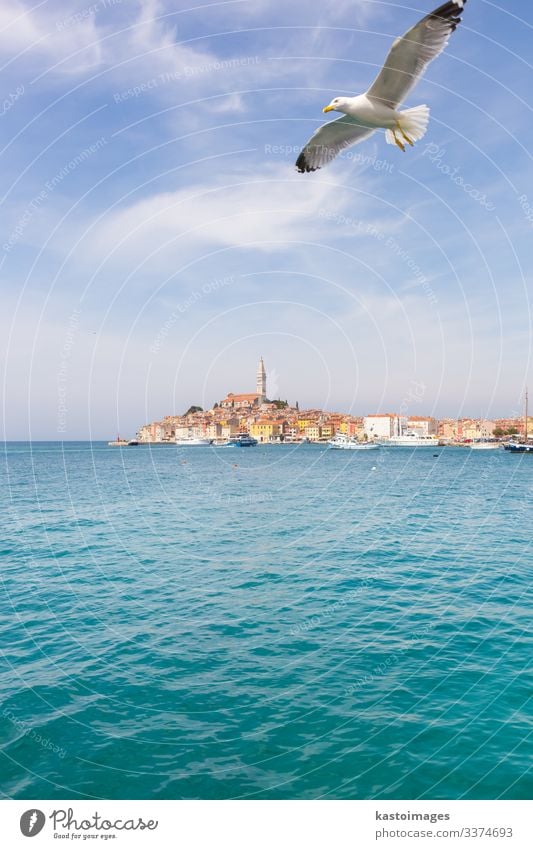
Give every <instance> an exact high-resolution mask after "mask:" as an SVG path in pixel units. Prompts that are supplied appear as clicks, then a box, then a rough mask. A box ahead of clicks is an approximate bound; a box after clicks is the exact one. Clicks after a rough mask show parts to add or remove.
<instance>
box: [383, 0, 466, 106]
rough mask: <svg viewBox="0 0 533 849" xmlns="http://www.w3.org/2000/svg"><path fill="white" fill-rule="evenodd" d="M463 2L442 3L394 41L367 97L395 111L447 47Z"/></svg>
mask: <svg viewBox="0 0 533 849" xmlns="http://www.w3.org/2000/svg"><path fill="white" fill-rule="evenodd" d="M466 2H467V0H453V2H449V3H444V4H443V5H442V6H439V8H438V9H435V11H434V12H431V13H430V14H429V15H426V17H425V18H422V20H421V21H419V22H418V23H417V24H416V26H414V27H412V29H410V30H409V31H408V32H406V33H405V35H404V36H402V37H401V38H397V39H396V41H395V42H394V44H393V45H392V47H391V49H390V52H389V55H388V56H387V59H386V60H385V64H384V66H383V68H382V69H381V71H380V72H379V74H378V75H377V77H376V79H375V80H374V82H373V83H372V85H371V87H370V88H369V89H368V91H367V95H368V96H369V97H372V98H374V99H375V100H378V101H379V102H380V103H383V104H385V105H386V106H390V107H391V109H395V108H396V107H397V106H398V105H399V104H400V103H401V102H402V101H403V100H404V99H405V97H406V96H407V94H408V92H409V91H410V90H411V89H412V88H413V86H414V85H416V83H417V82H418V80H419V79H420V77H421V76H422V75H423V73H424V72H425V70H426V68H427V66H428V65H429V63H430V62H431V61H432V60H433V59H435V58H436V57H437V56H439V55H440V54H441V53H442V51H443V50H444V48H445V47H446V45H447V44H448V40H449V38H450V35H451V34H452V32H454V31H455V29H456V28H457V24H459V23H460V22H461V12H462V11H463V9H464V5H465V3H466Z"/></svg>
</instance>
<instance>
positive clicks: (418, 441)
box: [382, 430, 439, 448]
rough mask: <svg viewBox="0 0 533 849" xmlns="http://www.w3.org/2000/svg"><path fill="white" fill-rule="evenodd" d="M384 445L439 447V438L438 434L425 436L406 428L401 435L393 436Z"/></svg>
mask: <svg viewBox="0 0 533 849" xmlns="http://www.w3.org/2000/svg"><path fill="white" fill-rule="evenodd" d="M382 445H391V446H396V447H398V448H438V447H439V440H438V439H437V437H436V436H423V435H421V434H419V433H415V432H414V431H412V430H406V431H405V433H403V434H402V435H401V436H391V438H390V439H387V440H386V442H382Z"/></svg>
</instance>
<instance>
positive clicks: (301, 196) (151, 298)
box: [0, 0, 533, 439]
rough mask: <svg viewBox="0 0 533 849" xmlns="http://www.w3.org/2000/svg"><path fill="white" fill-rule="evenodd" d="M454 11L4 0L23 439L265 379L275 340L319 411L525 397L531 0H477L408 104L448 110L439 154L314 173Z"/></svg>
mask: <svg viewBox="0 0 533 849" xmlns="http://www.w3.org/2000/svg"><path fill="white" fill-rule="evenodd" d="M432 8H433V4H432V3H429V2H425V0H424V2H423V0H416V2H405V3H403V2H395V0H391V2H378V0H364V1H363V0H338V2H336V3H334V4H325V3H324V2H323V0H293V2H291V3H280V2H274V0H232V2H224V3H210V4H207V3H206V4H203V3H192V0H182V2H180V3H175V2H174V3H170V2H168V3H166V2H163V0H144V2H132V1H131V0H122V2H118V0H114V2H113V0H94V2H93V3H92V4H91V3H86V2H78V3H71V2H69V3H68V4H67V3H54V2H46V0H45V2H40V3H35V4H33V5H31V4H30V3H24V2H22V1H21V0H10V2H9V3H7V2H5V0H4V2H3V3H2V5H1V6H0V31H1V32H2V38H1V40H0V54H1V55H0V61H1V65H2V75H1V79H2V105H1V106H0V113H1V115H0V118H1V122H2V123H1V127H2V133H1V148H2V153H1V157H2V160H1V161H2V169H1V172H0V173H1V181H2V205H1V207H0V215H1V217H2V242H1V245H0V262H1V266H0V274H1V280H2V304H3V309H2V315H1V338H2V362H3V386H4V391H3V398H4V416H3V424H4V434H5V438H8V439H27V438H33V439H57V438H60V439H61V438H64V439H74V438H87V437H89V436H91V437H93V438H107V437H109V436H113V435H114V434H115V432H116V431H117V430H120V432H121V433H123V434H125V435H131V434H133V433H134V432H135V431H136V429H137V428H138V426H140V425H141V424H143V423H144V422H146V421H151V420H153V419H156V418H161V417H163V416H164V415H165V414H168V413H179V412H183V411H184V410H185V409H186V408H187V407H188V406H189V405H190V404H191V403H197V404H201V405H203V406H204V407H207V406H211V405H212V404H213V402H214V401H216V400H218V399H220V397H222V396H223V395H225V394H226V393H227V392H228V391H233V392H239V391H252V390H253V388H254V382H255V368H256V363H257V360H258V358H259V356H260V355H262V356H263V357H264V359H265V363H266V366H267V370H268V372H269V381H270V383H269V391H270V394H271V395H272V396H274V395H275V396H278V395H279V396H280V397H282V398H288V399H289V400H290V401H296V400H298V401H299V403H300V406H318V407H327V408H329V409H333V410H343V411H348V410H350V411H352V412H353V413H360V414H363V413H365V412H376V411H388V410H398V409H399V407H400V405H402V403H403V404H404V408H405V402H406V399H411V400H409V401H408V409H409V411H410V412H412V413H416V414H418V413H422V412H424V413H433V414H434V415H437V416H444V415H450V416H460V415H476V416H481V415H484V416H489V417H490V416H498V415H512V414H513V413H516V412H517V411H518V410H519V409H520V408H521V404H522V397H523V392H524V387H525V384H526V382H527V380H528V377H529V380H530V382H531V383H533V380H532V378H533V375H532V371H531V367H530V366H531V362H530V361H531V310H530V302H529V297H530V293H531V276H530V268H531V265H532V254H533V247H532V245H533V181H532V179H531V177H532V170H533V169H532V166H531V138H530V129H531V90H532V86H533V74H532V68H531V64H530V63H528V57H530V56H531V49H530V45H531V38H532V34H533V33H532V26H533V16H532V12H531V7H530V4H526V2H525V0H517V2H515V3H513V4H512V11H511V10H510V9H508V8H506V7H504V6H503V4H501V5H500V4H498V3H492V2H486V1H485V0H469V3H468V5H467V8H466V9H465V14H464V20H463V24H462V25H461V27H460V28H459V29H458V31H457V32H456V33H455V35H454V37H453V38H452V39H451V41H450V44H449V46H448V49H447V51H446V53H445V54H444V55H443V56H441V57H440V58H439V59H438V60H437V61H436V62H434V63H433V64H432V65H431V66H430V68H429V70H428V73H427V74H426V77H425V78H424V80H423V81H422V82H421V84H420V85H419V87H418V88H417V89H416V90H415V91H414V92H412V93H411V95H410V96H409V99H408V101H407V105H416V104H418V103H428V105H430V107H431V110H432V117H431V122H430V126H429V130H428V133H427V136H426V137H425V138H424V139H423V140H422V141H421V142H419V143H418V144H417V146H416V148H415V149H414V150H408V151H407V152H406V153H405V154H402V153H401V152H400V151H399V150H397V149H396V148H394V149H393V148H392V147H390V146H387V145H386V144H385V140H384V136H383V134H381V133H380V134H376V135H375V136H373V137H372V138H371V139H369V140H368V141H366V142H365V143H363V144H362V145H360V146H358V147H355V148H352V150H351V151H350V152H349V153H348V154H345V155H344V156H342V157H341V158H339V159H338V160H337V161H335V162H334V163H333V164H332V165H330V166H329V167H328V168H325V169H323V170H322V171H320V172H318V173H315V174H310V175H300V174H297V173H296V172H295V170H294V167H293V163H294V160H295V158H296V156H297V149H298V147H299V146H301V145H302V144H303V143H305V141H306V140H307V138H308V136H309V135H310V134H311V132H312V131H313V130H314V129H315V128H316V127H317V126H318V125H319V124H320V123H321V122H322V121H323V115H322V107H323V106H324V105H325V104H326V103H328V102H329V101H330V100H331V98H332V96H334V95H340V94H342V95H345V94H353V93H358V92H361V91H364V90H365V89H366V88H367V87H368V85H369V84H370V82H371V80H372V79H373V76H374V75H375V73H376V71H377V69H378V66H380V64H381V63H382V61H383V59H384V57H385V55H386V52H387V50H388V48H389V46H390V43H391V39H392V38H393V37H395V36H397V35H399V34H401V33H402V32H403V31H405V29H406V28H407V27H408V26H410V25H411V24H412V23H414V22H416V20H417V19H418V18H419V17H420V16H421V14H423V13H427V12H428V11H430V10H431V9H432ZM413 396H416V397H417V398H418V399H419V400H416V401H415V400H413Z"/></svg>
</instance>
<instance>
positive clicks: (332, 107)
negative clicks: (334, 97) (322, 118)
mask: <svg viewBox="0 0 533 849" xmlns="http://www.w3.org/2000/svg"><path fill="white" fill-rule="evenodd" d="M334 109H335V107H334V106H332V105H331V103H330V104H329V106H324V108H323V110H322V112H333V110H334Z"/></svg>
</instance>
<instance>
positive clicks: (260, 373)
mask: <svg viewBox="0 0 533 849" xmlns="http://www.w3.org/2000/svg"><path fill="white" fill-rule="evenodd" d="M266 390H267V376H266V371H265V364H264V362H263V357H261V359H260V360H259V365H258V366H257V383H256V390H255V391H256V392H257V394H258V395H260V396H261V399H260V400H261V401H264V400H265V399H266Z"/></svg>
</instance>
